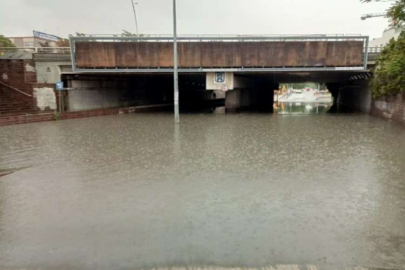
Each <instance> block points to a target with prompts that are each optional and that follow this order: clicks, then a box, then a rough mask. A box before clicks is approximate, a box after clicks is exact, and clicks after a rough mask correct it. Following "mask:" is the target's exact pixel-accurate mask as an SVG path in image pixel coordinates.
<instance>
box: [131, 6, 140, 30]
mask: <svg viewBox="0 0 405 270" xmlns="http://www.w3.org/2000/svg"><path fill="white" fill-rule="evenodd" d="M131 3H132V9H133V10H134V18H135V27H136V35H137V36H139V31H138V19H137V18H136V9H135V5H138V3H134V0H131Z"/></svg>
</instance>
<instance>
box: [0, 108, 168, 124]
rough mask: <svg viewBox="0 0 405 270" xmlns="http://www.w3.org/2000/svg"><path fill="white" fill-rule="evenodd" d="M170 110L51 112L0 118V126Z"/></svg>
mask: <svg viewBox="0 0 405 270" xmlns="http://www.w3.org/2000/svg"><path fill="white" fill-rule="evenodd" d="M172 110H173V105H171V104H160V105H147V106H137V107H125V108H113V109H98V110H86V111H77V112H63V113H62V114H55V113H52V112H48V113H36V114H25V115H11V116H0V126H7V125H15V124H27V123H36V122H46V121H55V120H67V119H75V118H85V117H94V116H103V115H114V114H129V113H144V112H159V111H172Z"/></svg>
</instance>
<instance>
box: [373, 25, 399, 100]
mask: <svg viewBox="0 0 405 270" xmlns="http://www.w3.org/2000/svg"><path fill="white" fill-rule="evenodd" d="M371 87H372V89H373V97H374V98H377V97H379V96H383V95H395V94H398V93H404V92H405V32H402V33H401V34H400V36H399V38H398V40H394V39H391V41H390V43H389V44H388V45H387V46H386V47H385V48H384V49H383V51H382V52H381V55H380V56H379V58H378V59H377V61H376V69H375V71H374V78H373V79H372V81H371Z"/></svg>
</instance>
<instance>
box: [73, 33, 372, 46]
mask: <svg viewBox="0 0 405 270" xmlns="http://www.w3.org/2000/svg"><path fill="white" fill-rule="evenodd" d="M69 39H70V44H73V46H74V42H78V41H82V42H86V41H87V42H171V41H172V40H173V36H171V35H154V36H152V35H149V36H139V37H137V36H134V37H122V36H117V35H116V36H114V35H112V36H111V35H88V36H80V37H70V38H69ZM177 39H178V41H179V42H214V41H215V42H221V41H223V42H260V41H329V40H334V41H347V40H356V41H364V42H365V41H366V40H367V44H368V37H367V36H361V35H187V36H185V35H180V36H179V37H178V38H177Z"/></svg>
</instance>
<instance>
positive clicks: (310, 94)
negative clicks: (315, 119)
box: [274, 82, 334, 114]
mask: <svg viewBox="0 0 405 270" xmlns="http://www.w3.org/2000/svg"><path fill="white" fill-rule="evenodd" d="M333 104H334V98H333V95H332V93H331V92H330V91H329V89H328V86H327V84H325V83H316V82H301V83H280V87H279V89H278V90H275V91H274V109H275V111H276V112H277V113H278V114H321V113H326V112H329V110H330V109H331V108H332V107H333Z"/></svg>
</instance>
